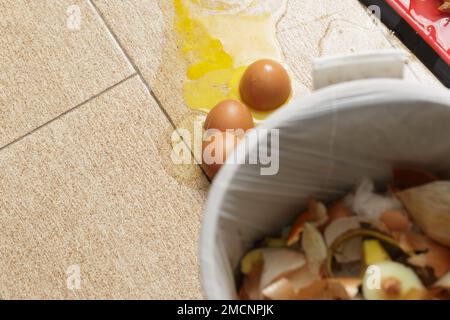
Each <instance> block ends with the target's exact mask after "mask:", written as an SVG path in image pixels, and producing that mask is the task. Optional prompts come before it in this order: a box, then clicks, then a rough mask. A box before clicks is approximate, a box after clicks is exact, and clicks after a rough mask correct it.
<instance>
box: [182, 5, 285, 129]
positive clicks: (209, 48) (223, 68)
mask: <svg viewBox="0 0 450 320" xmlns="http://www.w3.org/2000/svg"><path fill="white" fill-rule="evenodd" d="M264 1H272V2H273V0H253V1H247V2H250V3H251V5H250V6H249V7H247V8H245V9H244V10H243V11H242V10H241V11H239V12H237V13H236V12H233V13H227V12H226V9H227V8H228V7H227V4H228V5H230V6H231V4H234V5H236V6H237V5H238V3H239V2H236V1H234V2H233V1H232V0H231V1H230V0H228V1H226V0H218V1H213V0H211V1H207V2H202V1H199V0H174V7H175V30H176V31H177V33H178V35H179V37H180V41H181V51H182V54H183V56H184V59H185V60H186V61H187V64H188V66H187V73H186V77H187V79H186V81H185V82H184V85H183V95H184V100H185V102H186V104H187V105H188V106H189V107H190V108H192V109H194V110H200V111H204V112H208V111H209V110H211V109H212V108H213V107H214V106H215V105H216V104H218V103H219V102H221V101H222V100H225V99H236V100H240V95H239V83H240V80H241V78H242V75H243V74H244V72H245V70H246V68H247V66H248V65H250V64H251V63H253V62H254V61H256V60H259V59H274V60H277V61H282V53H281V50H280V48H279V46H278V45H277V41H276V37H275V25H276V22H277V21H278V18H279V17H277V16H276V15H275V14H274V13H273V12H258V13H254V12H252V6H257V5H258V3H259V2H261V3H262V2H264ZM203 3H204V4H203ZM242 3H243V2H241V4H242ZM282 3H284V0H280V1H279V3H276V4H277V8H278V9H279V7H282V6H278V5H280V4H282ZM206 6H208V7H209V8H210V7H214V9H215V11H214V12H211V10H207V9H209V8H206ZM256 8H257V7H256ZM228 9H229V8H228ZM253 9H255V8H253ZM252 113H253V116H254V118H255V120H262V119H264V118H266V117H267V116H268V115H269V114H270V112H258V111H255V110H252Z"/></svg>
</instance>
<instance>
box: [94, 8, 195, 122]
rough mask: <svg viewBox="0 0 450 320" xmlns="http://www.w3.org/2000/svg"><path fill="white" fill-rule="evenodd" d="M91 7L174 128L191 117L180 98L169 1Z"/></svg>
mask: <svg viewBox="0 0 450 320" xmlns="http://www.w3.org/2000/svg"><path fill="white" fill-rule="evenodd" d="M93 3H94V5H95V6H96V7H97V8H98V11H99V13H100V15H101V16H102V17H103V18H104V20H105V21H106V23H107V25H108V26H109V27H110V29H111V31H112V32H113V33H114V34H115V35H116V36H117V39H118V41H119V42H120V43H121V45H122V46H123V48H124V51H125V52H127V54H128V55H129V57H130V60H131V61H132V62H133V63H134V64H135V65H136V68H137V69H138V70H139V71H140V73H141V74H142V77H143V78H144V79H145V81H146V82H147V84H148V85H149V87H150V88H151V89H152V91H153V92H154V93H155V95H156V97H157V99H158V100H159V101H160V102H161V104H162V105H163V107H164V109H165V110H166V112H167V114H168V115H169V116H170V118H171V120H173V122H174V123H175V124H176V125H178V124H180V123H183V122H184V121H186V118H189V117H190V116H191V115H192V113H191V110H190V109H189V108H188V107H187V106H186V105H185V103H184V100H183V96H182V85H183V81H184V79H185V73H186V71H185V64H184V60H183V59H182V57H181V56H180V52H179V48H178V47H177V40H176V35H175V34H174V32H173V18H174V16H173V14H174V10H173V4H172V3H173V1H172V0H170V1H168V0H130V1H122V0H94V1H93Z"/></svg>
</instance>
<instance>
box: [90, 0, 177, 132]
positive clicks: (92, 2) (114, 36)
mask: <svg viewBox="0 0 450 320" xmlns="http://www.w3.org/2000/svg"><path fill="white" fill-rule="evenodd" d="M88 2H89V3H90V4H91V6H92V8H93V9H94V11H95V12H96V13H97V15H98V16H99V17H100V19H101V20H102V22H103V24H104V25H105V27H106V29H107V30H108V33H109V34H110V36H111V37H112V38H113V39H114V41H115V43H116V44H117V46H118V47H119V49H120V51H121V52H122V54H123V55H124V56H125V58H126V59H127V60H128V63H130V64H131V66H132V67H133V69H134V71H135V72H136V73H137V75H139V78H141V81H142V82H143V84H144V86H145V87H146V89H147V91H148V93H149V94H150V95H151V96H152V98H153V99H155V101H156V103H157V104H158V107H159V108H160V109H161V111H162V112H163V113H164V115H165V116H166V117H167V119H168V120H169V122H170V124H171V125H172V126H173V128H174V129H175V128H176V127H175V123H174V122H173V120H172V118H171V117H170V115H169V114H168V113H167V111H166V110H165V109H164V107H163V106H162V103H161V101H160V100H159V98H158V97H157V96H156V94H155V93H154V92H153V90H152V89H151V88H150V86H149V84H148V83H147V81H146V80H145V78H144V76H143V75H142V72H141V70H140V69H139V68H138V66H137V65H136V63H135V62H134V59H133V58H132V57H131V56H130V55H129V54H128V52H127V51H126V50H125V47H124V46H123V45H122V43H121V42H120V40H119V39H118V38H117V36H116V34H115V33H114V32H113V31H112V28H111V26H110V25H109V24H108V22H107V21H106V19H105V17H104V16H103V14H102V13H101V12H100V10H99V9H98V7H97V6H96V5H95V4H94V1H93V0H88Z"/></svg>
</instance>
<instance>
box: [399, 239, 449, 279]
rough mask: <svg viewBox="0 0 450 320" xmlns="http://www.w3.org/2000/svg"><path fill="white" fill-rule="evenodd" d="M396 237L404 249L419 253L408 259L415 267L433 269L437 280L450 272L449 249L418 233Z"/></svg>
mask: <svg viewBox="0 0 450 320" xmlns="http://www.w3.org/2000/svg"><path fill="white" fill-rule="evenodd" d="M394 237H395V238H398V239H399V242H400V243H401V244H402V246H403V247H410V248H411V249H412V250H413V251H415V252H419V253H418V254H415V255H413V256H412V257H410V258H409V259H408V262H409V263H410V264H412V265H413V266H417V267H422V268H427V267H429V268H431V269H432V270H433V272H434V275H435V276H436V278H440V277H442V276H443V275H444V274H446V273H447V272H448V271H450V249H449V248H447V247H444V246H441V245H439V244H437V243H436V242H434V241H432V240H430V239H429V238H427V237H425V236H424V235H421V234H417V233H405V234H401V235H394Z"/></svg>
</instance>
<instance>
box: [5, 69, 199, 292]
mask: <svg viewBox="0 0 450 320" xmlns="http://www.w3.org/2000/svg"><path fill="white" fill-rule="evenodd" d="M171 130H172V129H171V126H170V124H169V123H168V121H167V119H166V118H165V116H164V115H163V113H162V112H161V110H160V109H159V107H158V106H157V104H156V103H155V101H154V100H153V99H152V98H151V97H150V95H149V93H148V91H146V88H145V87H144V85H143V84H142V82H141V81H140V80H139V78H138V77H137V76H136V77H133V78H131V79H129V80H127V81H125V82H123V83H121V84H120V85H117V86H115V87H114V88H112V89H111V90H109V91H107V92H106V93H104V94H102V95H101V96H99V97H97V98H96V99H94V100H92V101H90V102H89V103H87V104H85V105H82V106H80V107H78V108H76V109H74V110H72V111H71V112H69V113H67V114H66V115H64V116H63V117H60V118H59V119H56V120H54V121H53V122H51V123H50V124H48V125H47V126H45V127H43V128H41V129H39V130H37V131H35V132H34V133H32V134H30V135H28V136H27V137H25V138H24V139H22V140H20V141H18V142H16V143H14V144H13V145H10V146H8V147H7V148H5V149H3V150H2V151H1V152H0V225H1V226H2V232H1V233H0V252H1V255H0V270H2V272H1V273H0V297H1V298H6V299H10V298H127V299H131V298H200V297H201V293H200V287H199V279H198V261H197V256H198V254H197V251H198V233H199V227H200V218H201V208H202V205H203V202H204V198H205V192H206V190H207V188H208V182H207V181H206V179H205V178H204V176H203V174H202V173H201V172H200V170H199V169H198V167H197V166H189V168H185V169H186V170H191V172H190V173H189V174H190V175H189V174H187V173H186V170H184V169H182V168H181V169H180V168H174V167H175V165H173V164H171V162H170V160H169V155H170V153H169V151H170V147H169V144H168V142H167V139H168V137H170V135H169V134H168V133H169V132H171ZM183 174H185V175H186V174H187V176H183ZM73 265H76V266H79V268H80V272H81V273H80V274H81V288H80V290H76V291H70V290H68V289H67V279H68V278H67V274H66V272H67V271H68V268H69V267H70V266H73ZM71 272H72V270H70V269H69V275H71V274H72V273H71ZM71 279H74V278H73V277H69V280H71ZM69 282H70V283H71V284H75V283H76V282H71V281H69Z"/></svg>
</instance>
